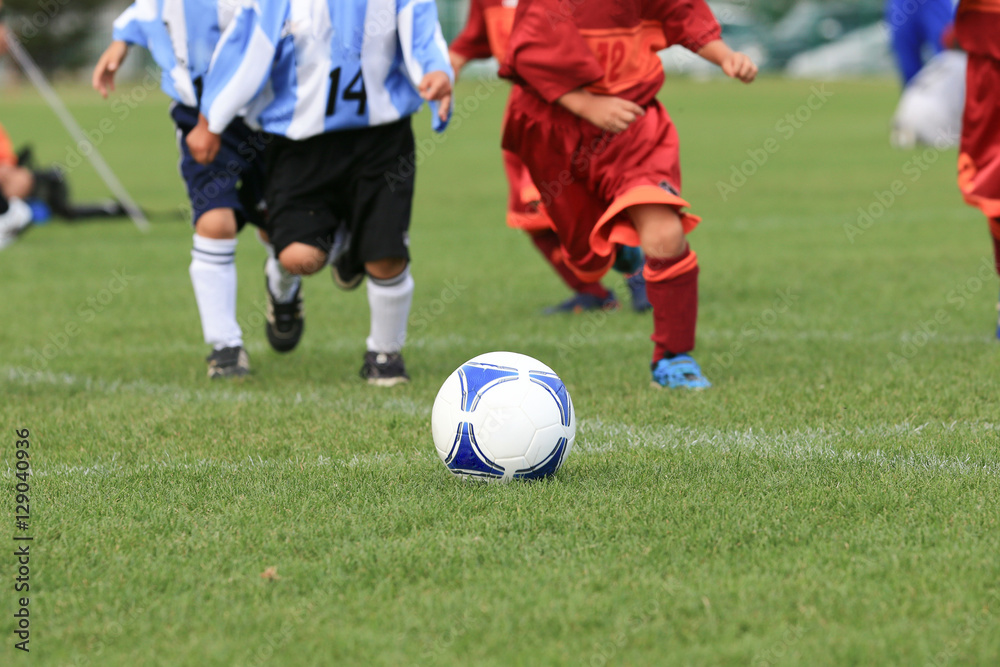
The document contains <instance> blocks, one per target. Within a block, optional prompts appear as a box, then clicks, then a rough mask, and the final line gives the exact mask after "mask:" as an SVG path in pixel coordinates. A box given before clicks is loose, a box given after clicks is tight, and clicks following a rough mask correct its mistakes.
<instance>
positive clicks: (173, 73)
mask: <svg viewBox="0 0 1000 667" xmlns="http://www.w3.org/2000/svg"><path fill="white" fill-rule="evenodd" d="M239 8H240V3H239V0H136V1H135V2H134V3H132V5H131V6H130V7H129V8H128V9H126V10H125V11H124V12H122V14H121V16H119V17H118V18H117V19H116V20H115V24H114V39H116V40H121V41H124V42H128V43H129V44H135V45H136V46H141V47H143V48H145V49H147V50H148V51H149V52H150V53H151V54H152V55H153V60H155V61H156V64H157V65H159V66H160V69H161V70H163V74H162V77H161V79H160V85H161V87H162V88H163V92H165V93H166V94H167V95H169V96H170V97H172V98H173V99H175V100H177V101H178V102H180V103H181V104H186V105H188V106H192V107H197V106H198V84H197V83H196V82H198V81H199V80H200V79H202V78H203V77H204V76H205V74H206V73H207V72H208V66H209V64H210V63H211V61H212V53H213V52H214V51H215V48H216V46H217V45H218V42H219V37H220V36H221V35H222V31H223V30H225V29H226V28H227V27H228V26H229V23H230V22H231V21H232V19H233V16H235V15H236V11H237V10H238V9H239Z"/></svg>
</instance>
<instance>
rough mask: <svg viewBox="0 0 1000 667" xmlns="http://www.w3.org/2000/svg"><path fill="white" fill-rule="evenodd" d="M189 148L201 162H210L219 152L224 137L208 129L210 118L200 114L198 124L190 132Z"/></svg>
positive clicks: (193, 155) (188, 138) (197, 160)
mask: <svg viewBox="0 0 1000 667" xmlns="http://www.w3.org/2000/svg"><path fill="white" fill-rule="evenodd" d="M187 145H188V150H190V151H191V157H193V158H194V159H195V162H197V163H199V164H208V163H210V162H211V161H212V160H214V159H215V156H216V155H218V154H219V148H220V147H221V146H222V138H221V137H219V135H217V134H215V133H213V132H212V131H211V130H209V129H208V119H207V118H205V117H204V116H202V115H201V114H199V115H198V124H197V125H195V126H194V129H193V130H191V131H190V132H189V133H188V136H187Z"/></svg>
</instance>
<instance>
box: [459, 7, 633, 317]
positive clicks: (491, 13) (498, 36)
mask: <svg viewBox="0 0 1000 667" xmlns="http://www.w3.org/2000/svg"><path fill="white" fill-rule="evenodd" d="M516 9H517V0H472V3H471V4H470V6H469V19H468V21H467V22H466V24H465V28H463V29H462V32H461V33H460V34H459V35H458V37H456V38H455V41H454V42H452V43H451V46H449V47H448V52H449V55H450V56H451V66H452V69H454V70H455V73H456V75H457V74H458V72H459V71H460V70H461V69H462V67H464V66H465V64H466V63H468V62H469V61H470V60H476V59H479V58H489V57H490V56H493V57H494V58H496V59H497V61H498V62H503V60H504V55H505V51H506V48H507V40H508V38H509V37H510V30H511V26H512V25H513V23H514V12H515V11H516ZM503 163H504V170H505V172H506V174H507V185H508V196H507V225H508V226H510V227H513V228H515V229H523V230H524V231H525V232H527V233H528V235H529V236H530V237H531V241H532V243H534V244H535V247H536V248H538V250H539V252H541V253H542V255H543V256H544V257H545V259H546V260H547V261H548V262H549V264H550V265H552V268H553V269H555V271H556V273H558V274H559V276H560V277H561V278H562V279H563V282H565V283H566V285H567V286H568V287H569V288H570V289H571V290H573V291H574V292H575V294H574V295H573V297H571V298H570V299H568V300H567V301H565V302H563V303H561V304H559V305H557V306H554V307H552V308H548V309H546V312H547V313H556V312H580V311H583V310H596V309H605V310H610V309H612V308H616V307H617V306H618V301H617V299H616V298H615V295H614V293H613V292H611V291H610V290H608V289H607V288H606V287H604V285H602V284H601V281H600V279H597V280H584V279H583V278H580V277H579V276H577V275H576V274H575V273H573V271H571V270H570V268H569V267H568V266H567V265H566V262H565V261H564V259H563V252H562V250H561V249H560V247H559V237H558V236H557V235H556V233H555V231H554V230H553V228H552V222H551V221H550V220H549V216H548V215H547V214H546V213H545V207H544V206H542V205H541V198H542V194H541V193H540V192H539V191H538V188H536V187H535V185H534V183H532V182H531V176H530V175H529V174H528V170H527V169H526V168H525V166H524V164H523V163H522V162H521V160H520V158H518V157H517V155H515V154H514V153H511V152H510V151H503ZM615 269H616V270H618V271H620V272H621V273H623V274H625V284H626V285H627V286H628V288H629V291H630V292H631V295H632V308H633V309H634V310H636V311H637V312H644V311H646V310H649V309H650V308H651V306H650V303H649V299H647V298H646V282H645V279H644V278H643V276H642V253H641V252H640V251H639V250H638V248H628V247H625V248H623V251H622V252H620V253H619V257H618V261H617V262H616V263H615Z"/></svg>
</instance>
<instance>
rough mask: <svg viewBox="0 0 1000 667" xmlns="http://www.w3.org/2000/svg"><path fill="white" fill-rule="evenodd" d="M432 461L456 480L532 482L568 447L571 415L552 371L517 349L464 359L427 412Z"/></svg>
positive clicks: (560, 461) (551, 467)
mask: <svg viewBox="0 0 1000 667" xmlns="http://www.w3.org/2000/svg"><path fill="white" fill-rule="evenodd" d="M431 430H432V431H433V433H434V446H435V447H436V448H437V452H438V456H440V457H441V460H442V461H444V464H445V466H447V468H448V470H451V471H452V472H453V473H455V474H456V475H459V476H461V477H469V478H474V479H483V480H504V481H508V480H511V479H537V478H539V477H546V476H548V475H551V474H553V473H554V472H555V471H557V470H559V467H560V466H562V464H563V461H565V460H566V457H567V456H568V455H569V452H570V450H571V449H572V448H573V440H574V439H575V438H576V415H575V413H574V412H573V401H572V400H571V399H570V397H569V392H568V391H566V385H564V384H563V383H562V380H560V379H559V376H558V375H556V374H555V373H554V372H553V371H552V369H551V368H549V367H548V366H546V365H545V364H543V363H542V362H540V361H538V360H537V359H533V358H531V357H529V356H526V355H523V354H517V353H515V352H490V353H488V354H481V355H479V356H478V357H476V358H475V359H470V360H469V361H467V362H465V363H464V364H462V365H461V366H459V367H458V369H457V370H456V371H455V372H454V373H452V374H451V375H449V376H448V379H447V380H445V381H444V384H443V385H442V386H441V390H440V391H438V395H437V398H436V399H435V400H434V409H433V411H432V412H431Z"/></svg>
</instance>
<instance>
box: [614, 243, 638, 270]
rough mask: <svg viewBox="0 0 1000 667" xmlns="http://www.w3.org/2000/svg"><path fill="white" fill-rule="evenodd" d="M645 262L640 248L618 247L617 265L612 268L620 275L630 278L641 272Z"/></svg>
mask: <svg viewBox="0 0 1000 667" xmlns="http://www.w3.org/2000/svg"><path fill="white" fill-rule="evenodd" d="M645 261H646V260H645V258H644V257H643V256H642V250H640V249H639V248H636V247H635V246H630V245H623V246H618V254H616V255H615V263H614V266H613V267H612V268H614V270H615V271H617V272H618V273H622V274H625V275H626V276H630V275H632V274H633V273H636V272H638V271H641V270H642V265H643V263H644V262H645Z"/></svg>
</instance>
